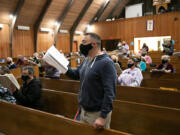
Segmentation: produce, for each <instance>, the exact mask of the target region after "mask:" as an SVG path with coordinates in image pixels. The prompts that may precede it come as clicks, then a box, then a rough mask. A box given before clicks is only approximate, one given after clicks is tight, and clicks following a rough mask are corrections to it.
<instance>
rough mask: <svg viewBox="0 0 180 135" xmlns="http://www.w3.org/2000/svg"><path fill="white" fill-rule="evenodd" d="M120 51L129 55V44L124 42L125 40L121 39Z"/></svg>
mask: <svg viewBox="0 0 180 135" xmlns="http://www.w3.org/2000/svg"><path fill="white" fill-rule="evenodd" d="M122 52H123V54H124V55H126V56H127V57H129V45H128V44H126V42H125V41H123V44H122Z"/></svg>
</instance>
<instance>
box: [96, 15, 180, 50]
mask: <svg viewBox="0 0 180 135" xmlns="http://www.w3.org/2000/svg"><path fill="white" fill-rule="evenodd" d="M149 19H153V20H154V30H153V31H152V32H149V31H147V30H146V27H147V26H146V23H147V20H149ZM94 28H95V30H94V31H93V32H95V33H97V34H99V35H100V37H101V38H102V39H103V40H105V39H121V40H125V41H127V43H128V44H130V42H131V41H134V38H135V37H152V36H169V35H170V36H172V39H173V40H175V49H176V51H180V12H172V13H166V14H160V15H154V16H146V17H139V18H131V19H122V20H121V19H120V20H116V21H110V22H98V23H95V24H94ZM130 49H134V48H133V46H130Z"/></svg>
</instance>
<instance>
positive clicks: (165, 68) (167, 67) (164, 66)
mask: <svg viewBox="0 0 180 135" xmlns="http://www.w3.org/2000/svg"><path fill="white" fill-rule="evenodd" d="M161 60H162V63H161V64H160V65H158V67H157V69H153V70H152V71H153V72H155V71H161V72H165V73H173V72H174V68H173V65H172V64H170V63H169V62H170V57H169V56H168V55H163V56H162V57H161Z"/></svg>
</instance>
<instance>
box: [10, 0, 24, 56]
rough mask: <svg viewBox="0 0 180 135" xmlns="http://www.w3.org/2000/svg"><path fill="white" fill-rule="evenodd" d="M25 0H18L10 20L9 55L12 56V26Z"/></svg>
mask: <svg viewBox="0 0 180 135" xmlns="http://www.w3.org/2000/svg"><path fill="white" fill-rule="evenodd" d="M24 2H25V0H19V1H18V3H17V6H16V9H15V11H14V13H13V18H12V19H11V21H10V24H9V27H10V56H11V57H13V32H14V27H15V24H16V20H17V18H18V16H19V13H20V11H21V9H22V6H23V5H24Z"/></svg>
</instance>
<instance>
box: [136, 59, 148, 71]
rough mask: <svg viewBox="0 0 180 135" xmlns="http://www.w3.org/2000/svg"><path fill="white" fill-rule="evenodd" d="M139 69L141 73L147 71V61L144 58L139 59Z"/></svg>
mask: <svg viewBox="0 0 180 135" xmlns="http://www.w3.org/2000/svg"><path fill="white" fill-rule="evenodd" d="M137 67H139V68H140V69H141V71H143V72H145V71H146V70H147V68H146V61H145V59H144V58H138V59H137Z"/></svg>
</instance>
